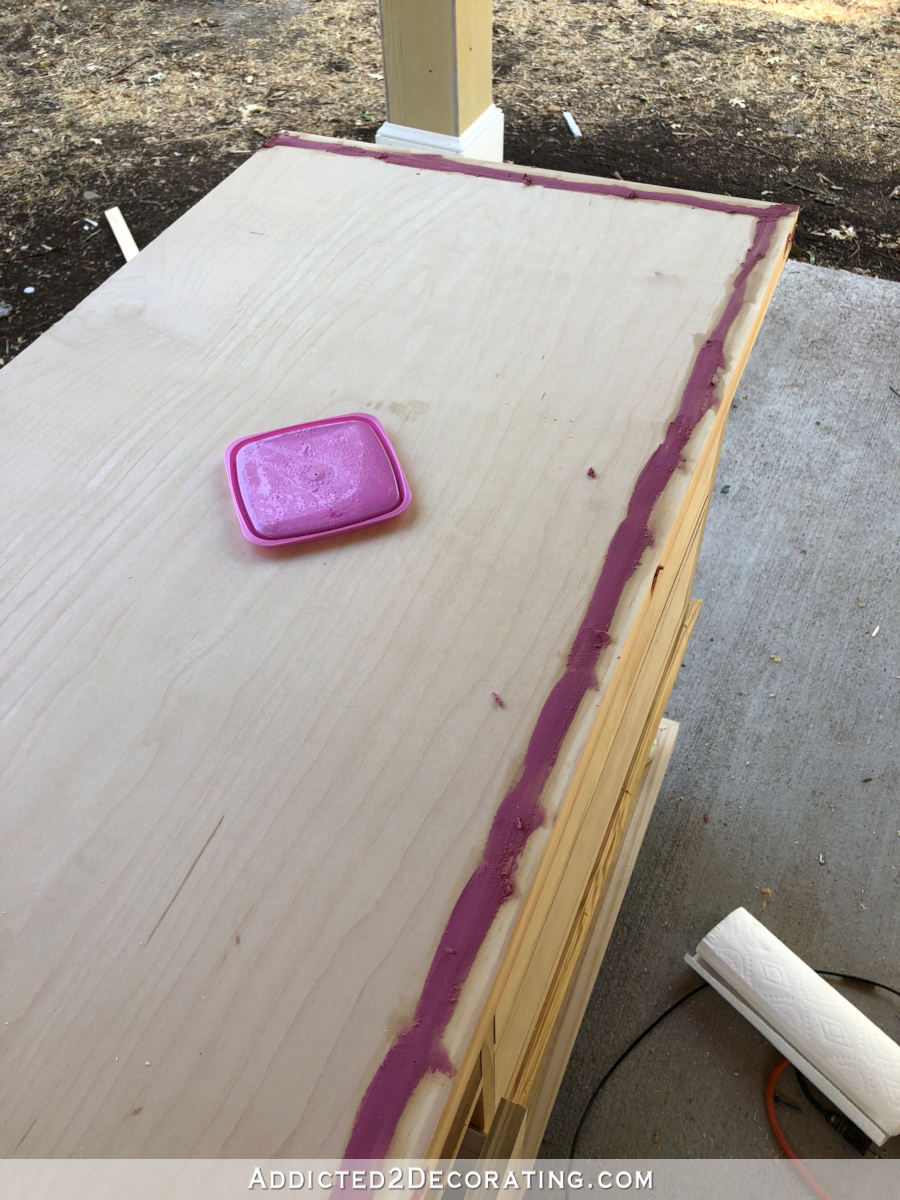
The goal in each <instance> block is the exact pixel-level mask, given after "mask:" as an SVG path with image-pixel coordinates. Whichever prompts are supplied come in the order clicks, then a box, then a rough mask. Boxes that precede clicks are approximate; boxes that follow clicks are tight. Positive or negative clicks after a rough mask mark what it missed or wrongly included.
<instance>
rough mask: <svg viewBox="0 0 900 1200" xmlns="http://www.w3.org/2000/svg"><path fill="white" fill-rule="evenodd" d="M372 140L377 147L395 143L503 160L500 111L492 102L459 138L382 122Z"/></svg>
mask: <svg viewBox="0 0 900 1200" xmlns="http://www.w3.org/2000/svg"><path fill="white" fill-rule="evenodd" d="M375 141H376V143H377V145H379V146H398V147H400V148H401V149H403V150H431V151H432V152H433V151H437V152H438V153H439V154H458V155H460V157H462V158H480V159H482V161H485V162H503V112H502V111H501V109H499V108H498V107H497V105H496V104H492V105H491V106H490V108H486V109H485V110H484V112H483V113H482V114H481V116H480V117H478V118H477V120H475V121H473V122H472V124H471V125H470V126H469V128H468V129H464V130H463V132H462V133H461V134H460V135H459V137H453V136H451V135H450V134H447V133H432V132H431V130H429V129H416V128H415V127H414V126H412V125H393V124H391V122H390V121H385V122H384V124H383V125H382V126H381V128H380V129H379V130H378V132H377V133H376V134H375Z"/></svg>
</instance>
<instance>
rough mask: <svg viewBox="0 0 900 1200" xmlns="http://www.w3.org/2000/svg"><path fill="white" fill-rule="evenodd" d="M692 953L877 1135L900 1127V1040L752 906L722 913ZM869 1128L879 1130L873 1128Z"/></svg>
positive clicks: (794, 1059) (881, 1139)
mask: <svg viewBox="0 0 900 1200" xmlns="http://www.w3.org/2000/svg"><path fill="white" fill-rule="evenodd" d="M688 961H689V962H690V963H691V965H692V966H694V967H695V968H696V969H698V970H700V973H701V974H703V975H704V976H706V977H707V978H709V980H710V982H711V983H712V984H713V986H717V984H716V981H715V978H714V976H718V977H719V978H720V979H721V980H723V981H724V982H725V983H726V984H727V986H728V988H729V989H730V990H731V991H732V992H733V993H734V995H735V996H736V997H737V998H738V999H739V1000H741V1001H743V1003H744V1005H745V1006H746V1007H747V1008H748V1009H750V1010H751V1011H752V1012H754V1013H756V1014H757V1015H758V1016H759V1017H760V1018H761V1022H762V1023H760V1022H758V1021H754V1024H756V1025H757V1027H758V1028H759V1029H761V1030H762V1032H763V1033H765V1034H766V1036H767V1037H770V1033H769V1032H767V1030H766V1028H764V1025H766V1026H768V1027H769V1028H770V1030H774V1031H775V1033H777V1034H779V1035H780V1036H781V1038H782V1039H783V1042H784V1043H785V1044H784V1045H781V1044H780V1043H779V1042H778V1041H777V1040H776V1039H775V1038H771V1037H770V1040H772V1041H774V1042H775V1044H776V1045H779V1048H780V1049H782V1051H783V1053H784V1054H785V1055H786V1057H787V1058H790V1059H791V1061H792V1062H795V1064H796V1065H798V1066H799V1067H800V1069H801V1070H803V1064H802V1062H798V1058H799V1059H802V1060H805V1062H806V1063H807V1064H810V1065H812V1066H813V1067H815V1068H817V1069H818V1072H820V1073H821V1074H822V1075H823V1076H824V1077H825V1079H826V1080H828V1081H830V1082H831V1083H832V1084H833V1085H834V1087H835V1088H836V1089H837V1090H838V1091H839V1092H840V1093H842V1094H843V1096H845V1097H846V1098H847V1099H848V1100H849V1101H850V1102H851V1104H852V1105H853V1106H854V1107H855V1108H857V1109H858V1110H859V1112H860V1113H861V1114H864V1115H865V1116H866V1117H868V1118H869V1120H870V1121H871V1122H872V1124H873V1125H874V1126H877V1129H878V1130H879V1131H880V1132H881V1136H880V1137H874V1140H876V1141H877V1142H878V1143H879V1144H881V1143H882V1142H884V1141H885V1140H886V1139H887V1138H888V1137H894V1136H896V1135H897V1134H898V1133H900V1046H898V1045H897V1043H896V1042H895V1041H893V1040H892V1039H891V1038H889V1037H888V1035H887V1034H886V1033H884V1032H883V1031H882V1030H881V1029H879V1028H878V1026H877V1025H875V1024H874V1023H873V1022H872V1021H870V1020H869V1018H868V1017H866V1016H864V1015H863V1014H862V1013H861V1012H860V1011H859V1009H858V1008H856V1007H854V1005H852V1004H851V1003H850V1001H849V1000H847V999H845V997H844V996H842V995H840V993H839V992H837V991H835V989H834V988H833V987H831V985H830V984H828V983H826V982H825V980H824V979H822V978H821V976H819V975H817V974H816V972H815V971H814V970H813V969H812V968H811V967H808V966H807V965H806V963H805V962H804V961H803V960H802V959H801V958H798V956H797V955H796V954H794V952H793V951H792V950H789V949H788V947H787V946H786V945H785V944H784V942H781V941H779V940H778V938H777V937H776V936H775V935H774V934H773V933H770V932H769V930H768V929H766V927H765V926H764V925H761V924H760V923H759V921H757V920H756V918H755V917H752V916H751V915H750V913H748V912H747V910H746V909H744V908H737V909H735V911H734V912H733V913H730V914H729V915H728V916H727V917H726V918H725V920H724V921H720V922H719V924H718V925H716V927H715V928H714V929H712V930H711V931H710V932H709V933H708V934H707V935H706V937H705V938H704V939H703V941H702V942H701V943H700V945H699V946H698V947H697V954H696V958H688ZM704 967H705V968H706V970H707V971H709V972H710V974H709V975H707V974H706V971H704V970H703V969H701V968H704ZM719 990H720V991H721V990H722V989H721V988H720V989H719ZM723 995H726V997H727V998H729V999H731V997H728V996H727V992H725V991H723ZM742 1011H743V1010H742ZM744 1015H745V1016H748V1017H749V1019H750V1020H753V1018H752V1016H750V1015H749V1013H746V1012H745V1014H744ZM791 1048H793V1050H794V1051H795V1053H794V1054H791V1053H790V1050H791ZM816 1082H818V1081H816ZM832 1098H833V1099H836V1100H837V1102H838V1103H840V1099H839V1098H838V1097H835V1096H834V1095H832ZM844 1107H845V1111H846V1106H844ZM852 1115H853V1114H852V1113H851V1116H852ZM856 1115H857V1116H858V1115H859V1114H856ZM857 1124H860V1125H861V1127H863V1128H865V1125H864V1124H863V1123H862V1122H860V1121H859V1120H857ZM866 1132H867V1133H869V1136H870V1137H873V1132H872V1130H871V1129H869V1128H866Z"/></svg>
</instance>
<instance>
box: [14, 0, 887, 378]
mask: <svg viewBox="0 0 900 1200" xmlns="http://www.w3.org/2000/svg"><path fill="white" fill-rule="evenodd" d="M494 14H495V27H494V70H495V99H496V101H497V103H498V104H500V105H501V107H502V108H503V109H504V111H505V114H506V129H507V133H506V156H507V158H509V159H512V160H515V161H518V162H522V163H527V164H532V165H537V166H545V167H562V168H566V169H568V170H575V171H584V172H587V173H590V174H596V175H603V176H619V177H622V178H625V179H629V180H634V181H640V182H647V183H659V184H668V185H675V186H679V187H689V188H696V189H700V190H704V191H713V192H724V193H728V194H733V195H738V196H748V197H757V196H761V197H769V198H771V199H772V200H777V201H789V202H792V203H795V204H798V205H799V206H800V207H801V216H800V223H799V229H798V234H797V237H796V241H795V246H794V251H793V253H795V254H796V255H798V256H800V257H802V258H803V259H805V260H808V261H810V262H815V263H821V264H824V265H826V266H833V267H842V268H845V269H849V270H854V271H862V272H865V273H869V274H875V275H881V276H885V277H888V278H892V279H900V232H898V226H900V221H898V216H900V174H898V161H897V148H898V146H900V128H898V113H900V53H898V50H900V6H898V4H896V3H892V2H890V0H853V2H851V0H496V3H495V5H494ZM0 50H2V72H3V73H2V75H0V131H2V136H3V145H4V154H3V157H2V159H0V211H2V212H3V213H4V222H3V225H4V228H3V229H0V239H2V241H0V360H2V361H8V359H9V358H10V357H11V356H12V355H14V354H16V353H17V352H18V351H19V350H21V349H22V348H23V347H24V346H25V345H27V344H28V343H29V342H30V341H32V340H33V339H34V338H35V337H37V336H38V335H39V334H40V333H41V332H42V331H43V330H44V329H46V328H47V327H48V326H50V325H51V324H53V322H54V321H56V320H58V319H59V318H60V317H61V316H62V315H63V314H64V313H66V312H67V311H68V310H69V309H70V308H72V307H73V306H74V305H75V304H76V303H77V302H78V301H79V300H81V299H82V298H83V297H84V296H85V295H86V294H87V293H88V292H89V291H90V290H92V289H93V288H94V287H96V286H97V285H98V284H99V283H100V282H101V281H102V280H103V279H104V278H106V276H107V275H108V274H110V273H111V272H112V271H114V270H115V269H116V268H117V267H118V266H119V265H120V264H121V257H120V255H119V251H118V248H117V247H116V244H115V242H114V240H113V237H112V234H111V233H110V231H109V229H108V228H107V226H106V223H105V221H104V220H103V216H102V214H103V210H104V209H105V208H107V207H110V206H111V205H115V204H117V205H119V207H120V208H121V209H122V212H123V213H124V215H125V217H126V219H127V221H128V223H129V225H130V226H131V228H132V231H133V233H134V235H135V238H136V239H137V242H138V244H139V245H143V244H145V243H146V242H147V241H148V240H149V239H150V238H152V237H154V236H156V235H157V234H158V233H159V232H161V230H163V229H164V228H165V227H166V226H167V225H168V224H170V223H171V222H172V221H173V220H174V219H175V218H176V217H177V216H179V215H180V214H181V213H182V212H184V211H185V209H187V208H188V207H189V206H190V205H192V204H193V203H195V202H196V200H197V199H199V197H200V196H201V195H203V194H204V193H205V192H207V191H208V190H209V189H210V188H211V187H212V186H213V185H214V184H215V183H217V182H218V181H219V180H220V179H222V178H223V177H224V176H225V175H227V174H228V173H229V172H230V171H232V170H233V169H234V167H235V166H236V165H237V163H238V162H239V161H240V159H241V158H242V157H243V156H244V155H246V154H248V153H250V152H252V151H253V150H254V149H256V148H257V147H258V146H259V145H260V143H261V142H262V141H263V140H265V139H266V138H267V137H269V136H271V134H273V133H275V132H277V131H278V130H279V129H282V128H290V129H296V130H303V131H306V132H310V133H319V134H329V135H339V136H353V137H357V138H361V139H363V140H371V139H372V138H374V135H375V130H376V129H377V127H378V125H379V124H380V122H381V120H383V118H384V97H383V78H382V70H381V49H380V43H379V37H378V17H377V4H376V0H140V2H135V0H119V2H116V3H113V2H110V3H108V4H98V3H94V0H69V2H68V3H63V2H62V0H5V2H4V0H0ZM564 109H568V110H570V111H571V112H572V113H573V114H574V116H575V119H576V121H577V122H578V124H579V126H580V128H581V130H582V132H583V137H581V138H578V139H576V138H574V137H573V136H572V134H571V133H570V132H569V130H568V128H567V126H566V124H565V122H564V120H563V117H562V112H563V110H564Z"/></svg>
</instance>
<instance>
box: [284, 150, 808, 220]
mask: <svg viewBox="0 0 900 1200" xmlns="http://www.w3.org/2000/svg"><path fill="white" fill-rule="evenodd" d="M279 146H282V147H295V148H297V149H306V150H316V149H318V150H325V151H330V152H331V153H337V154H341V153H343V154H354V155H358V156H361V157H366V158H373V159H377V160H380V161H382V162H387V163H393V164H395V165H407V166H412V167H416V168H418V169H425V170H428V169H431V170H445V171H448V172H452V173H453V174H461V175H472V176H478V177H481V178H484V179H496V180H501V181H502V180H507V181H511V182H519V183H528V182H531V183H536V182H544V181H547V182H549V183H556V184H562V185H564V186H565V185H568V186H569V187H570V188H571V190H573V191H593V192H596V193H597V194H601V195H609V196H614V197H620V198H622V199H627V200H650V201H653V200H659V201H664V202H670V203H671V202H676V203H682V204H689V205H691V206H693V207H697V208H708V209H711V210H712V211H718V212H721V213H722V214H723V215H726V216H736V215H742V216H754V217H757V218H763V219H769V220H772V221H775V220H778V219H780V218H784V217H787V218H790V216H791V214H793V219H794V220H796V214H797V213H798V212H799V209H797V208H796V207H795V206H794V205H790V204H774V203H772V201H769V200H752V199H745V198H743V197H739V196H726V195H719V194H717V193H714V192H692V191H690V190H689V189H686V188H674V187H663V186H662V185H659V186H657V185H656V184H652V185H651V184H646V183H637V182H632V181H629V180H621V179H609V178H607V177H606V176H601V175H585V174H581V173H578V172H574V171H558V170H554V169H551V168H549V167H530V166H522V165H521V164H516V163H503V164H502V165H499V166H498V164H497V163H495V162H488V161H486V160H481V159H474V158H466V159H460V158H458V157H456V156H455V155H452V154H439V153H436V152H434V151H421V150H407V149H401V148H399V147H397V148H395V147H390V148H389V149H388V148H386V147H384V146H374V145H373V144H372V143H371V142H359V141H354V140H352V139H350V138H330V137H324V136H323V135H321V134H312V133H302V132H299V131H295V130H283V131H282V132H280V133H278V134H276V135H275V136H274V137H272V138H270V139H269V140H268V141H267V142H265V143H264V144H263V146H262V149H263V150H269V149H273V148H275V147H279Z"/></svg>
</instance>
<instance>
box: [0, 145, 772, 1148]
mask: <svg viewBox="0 0 900 1200" xmlns="http://www.w3.org/2000/svg"><path fill="white" fill-rule="evenodd" d="M793 220H794V211H793V210H791V209H786V208H783V207H776V206H772V205H765V204H759V203H753V202H749V201H748V202H744V201H730V200H722V199H716V198H710V197H699V196H692V195H685V194H679V193H672V192H666V191H665V190H663V189H653V188H647V187H636V186H635V187H631V186H629V185H624V184H617V183H607V182H604V181H598V180H594V179H586V178H582V177H578V176H563V175H556V174H553V173H549V172H539V171H534V170H530V169H529V170H527V171H526V170H523V169H522V168H518V167H487V166H477V165H474V164H468V163H464V162H461V161H459V160H450V159H441V158H435V157H429V156H412V155H406V154H402V153H400V152H384V151H376V150H375V148H373V147H370V146H365V147H364V146H359V145H355V144H353V143H342V142H333V141H329V140H326V139H313V138H300V137H282V138H279V139H276V140H275V143H274V144H272V145H271V146H270V147H269V148H266V149H264V150H262V151H260V152H259V153H258V154H256V155H254V156H253V157H252V158H251V159H250V160H248V161H247V162H246V163H245V164H244V165H242V166H241V167H240V168H239V169H238V170H237V171H236V172H235V173H234V174H233V175H232V176H231V177H230V178H229V179H227V180H226V181H225V182H224V183H223V184H221V185H220V186H219V187H218V188H216V189H215V190H214V191H213V192H212V193H210V195H209V196H207V197H206V198H205V199H204V200H202V201H201V202H200V203H199V204H198V205H197V206H196V207H195V208H194V209H192V210H191V211H190V212H189V213H188V214H187V215H186V216H185V217H183V218H182V219H181V220H179V221H177V222H176V223H175V224H174V225H173V226H172V227H171V228H170V229H169V230H167V231H166V232H165V233H164V234H163V235H162V236H161V237H160V238H159V239H158V240H157V241H156V242H154V243H152V244H151V245H150V246H148V247H147V248H146V249H144V250H143V251H142V252H141V253H140V254H139V255H138V256H137V257H136V258H135V259H134V260H133V261H131V262H129V263H128V264H127V265H126V266H125V267H123V268H122V269H121V270H120V271H119V272H118V273H117V274H116V275H115V276H113V277H112V278H111V279H110V280H108V281H107V282H106V283H105V284H104V285H103V286H102V287H100V288H99V289H98V290H97V291H96V292H95V293H93V295H91V296H90V297H88V299H87V300H85V301H84V302H83V303H82V304H81V305H79V306H78V308H76V309H75V310H74V311H73V312H72V313H71V314H69V315H68V316H67V317H66V318H65V319H64V320H63V321H61V322H60V323H59V324H58V325H56V326H54V327H53V329H51V330H50V331H49V332H48V333H46V334H45V335H44V336H43V337H41V338H40V339H39V341H38V342H37V343H36V344H35V345H33V346H32V347H30V348H29V349H28V350H27V351H25V352H24V353H23V354H21V355H20V356H19V358H18V359H17V360H16V361H15V362H13V363H12V364H10V366H8V367H6V368H5V369H4V370H3V372H2V374H0V403H2V412H3V425H4V435H5V436H4V441H3V455H4V459H5V462H4V478H5V479H6V481H7V497H8V503H7V505H6V506H5V508H4V518H5V525H6V529H5V536H4V538H3V560H4V562H3V578H4V580H5V586H4V597H3V602H2V603H3V610H2V611H3V630H4V638H5V639H6V645H5V648H4V658H3V662H4V689H3V695H4V724H3V738H4V743H3V749H2V759H0V761H2V763H3V799H2V806H0V843H2V844H3V845H4V846H6V847H10V848H13V850H12V853H9V852H8V853H7V854H6V855H5V858H6V862H5V864H4V871H3V875H2V881H0V913H2V915H0V945H2V961H3V981H4V986H3V992H4V1024H3V1025H2V1027H0V1043H2V1056H3V1059H2V1060H3V1063H4V1069H3V1072H2V1078H0V1097H2V1099H0V1112H2V1116H3V1119H2V1122H0V1146H2V1153H3V1154H5V1155H13V1154H15V1155H25V1156H75V1155H78V1156H85V1157H104V1156H123V1157H127V1156H151V1157H178V1156H204V1157H213V1156H218V1155H229V1156H252V1157H265V1156H276V1155H286V1156H306V1157H326V1156H336V1155H341V1154H344V1153H347V1154H350V1155H357V1156H369V1155H374V1156H377V1155H381V1154H384V1153H387V1152H388V1151H389V1150H390V1152H391V1153H393V1154H395V1155H410V1156H422V1155H425V1154H427V1153H431V1154H446V1155H452V1154H454V1153H455V1152H456V1150H457V1149H458V1147H459V1145H460V1144H461V1142H462V1139H463V1137H464V1135H465V1134H466V1130H467V1128H468V1127H470V1126H471V1127H473V1128H474V1129H476V1130H481V1131H483V1132H488V1131H489V1130H490V1128H491V1125H492V1122H493V1121H494V1117H495V1115H496V1113H497V1112H498V1110H499V1109H500V1104H501V1101H502V1100H503V1099H504V1098H505V1099H507V1100H509V1101H511V1102H512V1103H513V1104H514V1105H515V1106H516V1108H517V1110H524V1114H525V1115H524V1117H523V1119H522V1120H521V1121H520V1122H519V1123H518V1125H517V1130H516V1144H517V1146H518V1147H519V1149H520V1150H521V1152H522V1153H532V1152H533V1151H534V1149H535V1148H536V1146H537V1144H538V1143H539V1140H540V1134H541V1132H542V1130H543V1124H544V1122H545V1121H546V1117H547V1115H548V1112H549V1107H550V1105H551V1104H552V1100H553V1096H554V1094H555V1091H556V1087H557V1085H558V1082H559V1078H560V1076H561V1072H562V1070H563V1069H564V1066H565V1061H566V1058H567V1057H568V1053H569V1048H570V1046H571V1040H572V1038H573V1037H574V1030H575V1028H576V1027H577V1020H578V1017H579V1015H580V1010H579V1006H580V1007H581V1009H583V1005H584V1003H585V1001H586V996H587V993H588V992H589V990H590V984H591V981H592V979H593V977H594V973H595V972H596V969H597V966H598V965H599V960H600V958H601V957H602V953H603V946H604V945H605V938H606V937H608V935H609V929H610V928H611V924H612V921H613V919H614V917H615V910H616V907H617V904H618V899H619V898H621V893H622V891H623V889H624V887H625V884H626V883H627V878H628V873H629V870H630V864H631V863H632V862H633V860H634V856H635V854H636V853H637V848H638V845H639V843H640V834H641V831H642V828H643V824H645V823H646V819H647V817H648V816H649V808H650V806H651V805H652V797H653V796H654V795H655V791H656V789H657V788H658V785H659V777H660V776H661V771H662V770H663V769H664V765H665V759H666V758H667V755H668V754H669V753H670V752H671V740H672V735H673V731H672V730H671V729H667V730H666V731H664V734H663V736H661V737H660V739H659V741H658V743H657V747H656V751H655V754H654V755H653V757H652V758H651V748H652V746H653V743H654V740H655V739H656V738H657V733H658V730H659V726H660V720H661V718H662V714H663V710H664V708H665V704H666V700H667V697H668V694H669V690H670V688H671V686H672V682H673V680H674V677H675V674H676V672H677V670H678V666H679V664H680V661H681V657H682V654H683V652H684V648H685V645H686V643H687V639H688V637H689V635H690V631H691V627H692V625H693V622H694V620H695V618H696V607H697V606H696V605H695V604H692V603H691V585H692V580H693V573H694V567H695V564H696V559H697V554H698V552H699V548H700V539H701V535H702V530H703V523H704V519H705V515H706V510H707V506H708V504H709V497H710V492H711V488H712V482H713V479H714V475H715V469H716V462H717V457H718V452H719V446H720V444H721V439H722V436H723V432H724V425H725V418H726V413H727V407H728V402H729V400H730V397H731V394H732V392H733V390H734V387H735V385H736V382H737V379H738V376H739V374H740V371H741V368H742V366H743V362H744V361H745V359H746V356H747V353H748V352H749V348H750V345H751V343H752V340H753V337H754V336H755V333H756V330H757V328H758V326H759V323H760V321H761V319H762V314H763V312H764V309H765V306H766V303H767V301H768V298H769V296H770V294H771V291H772V289H773V287H774V285H775V281H776V278H777V275H778V272H779V270H780V267H781V264H782V262H783V260H784V257H785V254H786V250H787V245H788V242H789V238H790V231H791V228H792V225H793ZM343 412H370V413H372V414H373V415H375V416H377V417H378V418H379V419H380V420H381V421H382V423H383V424H384V427H385V429H386V430H387V432H388V435H389V436H390V438H391V441H392V443H393V445H394V447H395V449H396V452H397V455H398V457H399V460H400V462H401V463H402V465H403V468H404V471H405V472H406V475H407V478H408V480H409V483H410V486H411V489H412V493H413V502H412V505H411V506H410V507H409V508H408V509H407V511H406V512H404V513H403V514H402V516H399V517H397V518H396V519H394V520H392V521H388V522H385V523H384V524H382V525H379V526H375V527H372V528H370V529H367V530H363V531H361V532H359V533H356V534H348V535H343V536H340V537H337V538H334V539H331V540H327V541H320V542H314V543H310V544H307V545H301V546H299V547H286V548H284V549H280V550H273V549H268V548H265V547H262V548H260V547H256V546H251V545H250V544H249V543H248V542H246V541H245V540H244V539H243V537H242V536H241V531H240V528H239V526H238V522H237V520H236V519H235V514H234V511H233V508H232V505H231V501H230V497H229V494H228V487H227V481H226V475H225V470H224V466H223V462H222V453H223V450H224V448H225V447H226V445H228V444H229V443H230V442H232V441H233V440H234V439H236V438H239V437H242V436H246V435H249V434H253V433H257V432H260V431H263V430H267V429H275V428H280V427H283V426H287V425H291V424H295V423H298V422H302V421H310V420H315V419H317V418H320V417H324V416H328V415H334V414H338V413H343ZM648 758H649V759H650V766H649V768H648V766H647V763H648ZM492 1144H493V1143H492Z"/></svg>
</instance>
